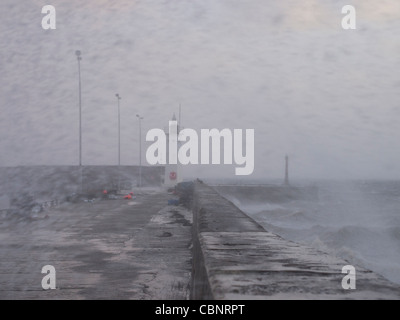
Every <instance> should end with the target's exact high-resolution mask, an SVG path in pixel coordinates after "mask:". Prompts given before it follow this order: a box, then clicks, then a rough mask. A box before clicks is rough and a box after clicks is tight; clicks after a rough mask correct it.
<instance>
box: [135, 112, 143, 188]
mask: <svg viewBox="0 0 400 320" xmlns="http://www.w3.org/2000/svg"><path fill="white" fill-rule="evenodd" d="M136 117H137V118H138V120H139V188H140V187H141V186H142V120H143V119H144V118H143V117H141V116H140V115H138V114H137V115H136Z"/></svg>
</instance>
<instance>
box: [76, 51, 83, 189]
mask: <svg viewBox="0 0 400 320" xmlns="http://www.w3.org/2000/svg"><path fill="white" fill-rule="evenodd" d="M81 54H82V53H81V51H80V50H76V51H75V55H76V58H77V60H78V76H79V168H80V172H81V192H82V189H83V178H82V175H83V173H82V84H81V60H82V57H81Z"/></svg>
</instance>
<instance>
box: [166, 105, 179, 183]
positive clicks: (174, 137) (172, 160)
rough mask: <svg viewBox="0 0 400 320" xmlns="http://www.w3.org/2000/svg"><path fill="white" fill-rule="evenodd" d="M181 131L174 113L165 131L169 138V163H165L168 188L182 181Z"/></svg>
mask: <svg viewBox="0 0 400 320" xmlns="http://www.w3.org/2000/svg"><path fill="white" fill-rule="evenodd" d="M179 131H180V126H179V124H178V123H177V120H176V116H175V113H174V115H173V116H172V120H171V121H170V122H169V127H168V130H166V132H165V134H166V138H167V139H166V140H167V148H166V149H167V150H166V151H167V154H166V160H167V164H166V165H165V175H164V186H165V187H167V188H172V187H175V186H176V185H177V184H178V183H179V182H181V177H180V174H179V170H178V169H179V168H178V159H177V154H178V148H179V141H178V135H179Z"/></svg>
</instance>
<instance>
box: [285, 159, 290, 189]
mask: <svg viewBox="0 0 400 320" xmlns="http://www.w3.org/2000/svg"><path fill="white" fill-rule="evenodd" d="M288 185H289V157H288V156H286V157H285V186H288Z"/></svg>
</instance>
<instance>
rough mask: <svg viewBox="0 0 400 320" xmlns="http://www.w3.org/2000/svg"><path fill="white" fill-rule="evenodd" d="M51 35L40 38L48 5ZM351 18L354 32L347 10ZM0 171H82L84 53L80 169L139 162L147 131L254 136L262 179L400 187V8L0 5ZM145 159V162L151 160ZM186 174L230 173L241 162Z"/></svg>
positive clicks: (212, 0) (312, 0)
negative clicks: (396, 182)
mask: <svg viewBox="0 0 400 320" xmlns="http://www.w3.org/2000/svg"><path fill="white" fill-rule="evenodd" d="M46 4H52V5H54V6H55V7H56V10H57V30H47V31H45V30H43V29H42V28H41V19H42V16H43V15H42V14H41V7H42V6H43V5H46ZM346 4H353V5H354V6H355V7H356V9H357V17H358V19H357V30H356V31H354V30H352V31H345V30H343V29H342V28H341V19H342V17H343V15H342V14H341V8H342V6H343V5H346ZM0 12H1V13H0V14H1V19H0V74H1V77H0V108H1V117H0V137H1V140H0V165H2V166H12V165H38V164H50V165H54V164H77V162H78V92H77V85H78V84H77V62H76V57H75V54H74V52H75V50H77V49H80V50H81V51H82V54H83V60H82V82H83V126H84V130H83V163H84V164H87V165H90V164H116V163H117V150H118V149H117V144H116V142H117V109H116V108H117V107H116V106H117V102H116V98H115V93H116V92H119V93H120V95H121V96H122V100H121V114H122V122H121V125H122V156H121V158H122V164H136V163H138V157H137V151H138V124H137V119H136V117H135V115H136V113H140V114H142V115H143V116H144V117H145V120H144V121H143V123H142V125H143V135H145V133H146V132H147V130H149V129H151V128H164V127H166V126H167V121H168V119H169V118H170V117H171V116H172V113H173V112H176V111H178V106H179V103H181V104H182V110H183V114H182V116H183V119H182V120H183V125H184V126H185V127H189V128H194V129H201V128H213V127H215V128H219V129H223V128H231V129H234V128H243V129H246V128H253V129H255V137H256V145H255V152H256V159H255V172H254V177H265V178H269V177H271V178H275V177H282V176H283V167H284V155H285V154H286V153H287V154H289V156H290V157H291V173H292V176H294V177H298V178H396V179H399V178H400V151H399V148H398V144H399V140H400V126H399V122H400V95H399V92H400V90H399V89H400V72H399V70H400V37H399V35H400V2H398V1H396V0H386V1H379V2H377V1H372V0H363V1H361V0H359V1H335V0H325V1H322V0H303V1H289V0H281V1H272V0H270V1H268V0H264V1H261V0H252V1H238V0H229V1H228V0H222V1H221V0H219V1H218V0H192V1H183V0H169V1H155V0H154V1H148V0H146V1H128V0H126V1H125V0H121V1H105V0H104V1H99V0H96V1H95V0H86V1H77V0H71V1H51V3H43V2H42V1H27V0H20V1H12V0H2V1H1V2H0ZM143 153H144V152H143ZM186 172H187V174H194V175H197V174H198V175H202V176H214V175H215V173H216V172H218V173H219V174H220V175H221V176H222V175H224V176H230V177H234V166H230V167H218V168H213V167H207V166H201V167H195V168H191V169H188V170H186Z"/></svg>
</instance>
